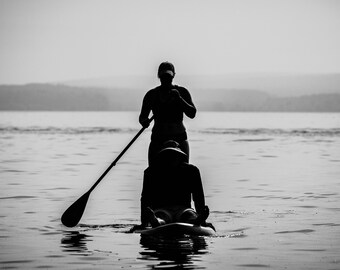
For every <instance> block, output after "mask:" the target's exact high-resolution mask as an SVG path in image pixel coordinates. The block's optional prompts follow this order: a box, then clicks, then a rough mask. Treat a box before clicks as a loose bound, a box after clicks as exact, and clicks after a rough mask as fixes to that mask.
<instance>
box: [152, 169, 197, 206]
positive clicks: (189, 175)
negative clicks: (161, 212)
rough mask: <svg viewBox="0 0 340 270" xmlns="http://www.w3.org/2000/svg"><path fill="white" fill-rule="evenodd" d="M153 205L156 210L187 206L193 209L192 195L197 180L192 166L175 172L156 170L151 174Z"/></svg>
mask: <svg viewBox="0 0 340 270" xmlns="http://www.w3.org/2000/svg"><path fill="white" fill-rule="evenodd" d="M151 175H152V177H151V181H150V188H152V190H153V192H152V194H153V196H152V205H153V207H155V208H161V207H171V206H185V207H191V195H192V192H193V189H194V186H193V185H195V184H196V183H195V179H194V174H193V166H192V165H188V164H186V165H184V166H181V167H179V168H177V169H174V170H166V171H163V170H158V169H154V170H153V172H152V173H151Z"/></svg>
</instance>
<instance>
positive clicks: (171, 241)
mask: <svg viewBox="0 0 340 270" xmlns="http://www.w3.org/2000/svg"><path fill="white" fill-rule="evenodd" d="M140 244H141V246H142V248H144V250H143V251H142V252H140V254H141V255H142V257H141V258H140V259H141V260H147V261H150V262H155V261H156V262H157V264H156V265H155V264H153V265H149V266H150V269H159V268H162V269H164V268H166V269H204V268H205V267H200V268H199V267H198V266H197V265H195V264H194V263H195V262H197V261H201V257H202V256H203V255H204V254H205V253H207V252H208V245H207V243H206V241H205V238H204V237H202V236H195V237H181V238H170V237H156V236H147V235H142V236H141V240H140ZM156 262H155V263H156Z"/></svg>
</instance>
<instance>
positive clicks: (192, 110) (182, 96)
mask: <svg viewBox="0 0 340 270" xmlns="http://www.w3.org/2000/svg"><path fill="white" fill-rule="evenodd" d="M171 94H172V95H173V96H174V98H175V99H176V100H177V101H178V102H179V104H180V106H181V107H182V109H183V112H184V113H185V115H186V116H188V117H189V118H194V117H195V116H196V111H197V110H196V107H195V105H194V103H193V102H192V99H191V96H190V93H189V91H188V90H187V89H185V88H183V87H181V88H180V89H178V90H177V89H173V90H172V93H171Z"/></svg>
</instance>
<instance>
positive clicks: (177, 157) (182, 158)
mask: <svg viewBox="0 0 340 270" xmlns="http://www.w3.org/2000/svg"><path fill="white" fill-rule="evenodd" d="M156 158H157V160H158V162H159V163H160V164H162V165H164V166H176V165H178V164H181V163H183V162H186V160H187V158H188V156H187V154H186V153H184V152H183V151H182V150H181V149H180V148H179V144H178V143H177V142H176V141H173V140H169V141H166V142H165V143H164V144H163V146H162V149H161V150H160V151H159V152H158V155H157V157H156Z"/></svg>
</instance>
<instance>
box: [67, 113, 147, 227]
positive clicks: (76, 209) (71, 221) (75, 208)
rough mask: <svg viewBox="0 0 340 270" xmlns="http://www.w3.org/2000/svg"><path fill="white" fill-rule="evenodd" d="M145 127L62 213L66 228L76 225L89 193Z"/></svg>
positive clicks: (140, 132)
mask: <svg viewBox="0 0 340 270" xmlns="http://www.w3.org/2000/svg"><path fill="white" fill-rule="evenodd" d="M152 120H153V116H152V117H151V118H150V119H149V123H150V122H151V121H152ZM145 128H146V127H143V128H142V129H141V130H140V131H139V132H138V133H137V134H136V136H135V137H133V139H132V140H131V141H130V143H129V144H128V145H127V146H126V147H125V148H124V150H123V151H122V152H121V153H120V154H119V155H118V157H117V158H116V159H115V160H114V161H113V162H112V163H111V165H110V166H109V167H108V168H107V169H106V171H105V172H104V173H103V174H102V175H101V176H100V177H99V179H98V180H97V181H96V183H94V185H93V186H92V187H91V188H90V189H89V190H88V191H87V192H86V193H85V194H83V196H81V197H80V198H79V199H78V200H76V201H75V202H74V203H73V204H72V205H71V206H70V207H69V208H67V210H66V211H65V212H64V214H63V215H62V216H61V222H62V223H63V224H64V225H65V226H67V227H74V226H76V225H77V224H78V222H79V220H80V219H81V217H82V215H83V213H84V210H85V207H86V203H87V200H88V199H89V196H90V194H91V192H92V191H93V190H94V189H95V188H96V186H97V185H98V184H99V182H100V181H101V180H102V179H103V178H104V177H105V175H106V174H107V173H108V172H109V171H110V170H111V168H112V167H113V166H115V165H116V163H117V162H118V160H119V159H120V158H121V157H122V156H123V155H124V153H125V152H126V151H127V150H128V149H129V147H130V146H131V145H132V144H133V143H134V142H135V140H136V139H137V138H138V137H139V135H141V134H142V132H143V131H144V129H145Z"/></svg>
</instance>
